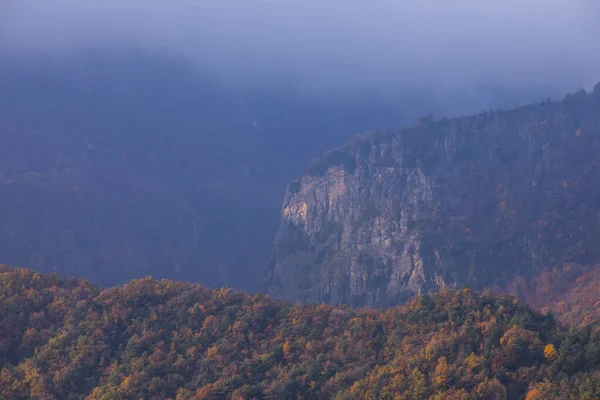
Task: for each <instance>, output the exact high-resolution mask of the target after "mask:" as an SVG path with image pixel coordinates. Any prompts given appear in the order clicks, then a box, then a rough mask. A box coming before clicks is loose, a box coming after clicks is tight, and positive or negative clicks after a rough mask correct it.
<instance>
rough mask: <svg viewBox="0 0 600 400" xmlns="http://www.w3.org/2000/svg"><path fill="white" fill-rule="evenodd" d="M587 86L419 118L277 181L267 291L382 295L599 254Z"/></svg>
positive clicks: (313, 297) (395, 297) (598, 118)
mask: <svg viewBox="0 0 600 400" xmlns="http://www.w3.org/2000/svg"><path fill="white" fill-rule="evenodd" d="M597 92H598V87H596V89H595V93H597ZM595 93H594V94H589V95H588V94H586V93H585V92H578V93H576V94H574V95H570V96H567V97H566V98H565V99H564V100H563V101H560V102H544V103H540V104H535V105H532V106H528V107H523V108H518V109H514V110H510V111H498V112H486V113H483V114H480V115H477V116H473V117H464V118H457V119H453V120H440V121H433V120H432V119H431V118H422V119H420V120H419V121H418V124H417V126H415V127H414V128H411V129H406V130H404V131H402V132H400V133H398V134H370V135H362V136H360V137H357V138H356V139H354V140H352V141H351V142H349V143H348V144H346V145H345V146H344V147H343V148H342V149H337V150H334V151H331V152H328V153H327V154H326V155H324V156H323V157H322V158H321V159H318V160H316V161H314V162H313V163H312V164H311V165H310V166H309V168H308V170H307V172H306V173H305V174H304V176H302V177H301V178H300V179H299V180H297V181H295V182H294V183H293V184H291V185H290V186H289V188H288V192H287V194H286V196H285V199H284V202H283V208H282V216H281V225H280V228H279V232H278V235H277V238H276V241H275V248H274V258H273V264H272V269H271V272H270V278H269V287H268V291H269V293H270V294H272V295H273V296H276V297H281V298H285V299H287V300H301V301H325V302H329V303H339V302H342V303H347V304H351V305H355V306H362V305H367V306H386V305H393V304H397V303H401V302H403V301H404V300H405V299H406V298H407V297H409V296H412V295H413V294H415V293H418V292H423V291H433V290H437V289H439V288H440V287H443V286H446V285H454V284H463V283H466V284H469V285H471V286H474V287H486V286H490V285H497V284H503V283H506V282H508V280H510V279H511V278H512V277H514V276H515V275H530V274H533V273H536V272H539V271H540V270H541V269H543V268H545V267H551V266H553V265H559V264H562V263H563V262H566V261H574V262H580V263H595V262H598V261H600V257H599V256H598V252H597V248H598V245H599V244H600V224H599V218H600V198H599V195H600V192H599V188H600V168H599V167H600V157H599V154H600V99H599V98H598V96H596V95H595Z"/></svg>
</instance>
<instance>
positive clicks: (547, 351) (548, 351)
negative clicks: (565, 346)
mask: <svg viewBox="0 0 600 400" xmlns="http://www.w3.org/2000/svg"><path fill="white" fill-rule="evenodd" d="M544 357H545V358H546V360H548V361H554V360H556V357H558V352H557V351H556V347H554V345H553V344H552V343H550V344H547V345H546V347H544Z"/></svg>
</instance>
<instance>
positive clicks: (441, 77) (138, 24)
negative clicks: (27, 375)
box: [0, 0, 600, 89]
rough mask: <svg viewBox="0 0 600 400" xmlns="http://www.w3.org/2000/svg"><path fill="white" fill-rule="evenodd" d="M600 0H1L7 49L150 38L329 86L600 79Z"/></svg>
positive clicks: (215, 60)
mask: <svg viewBox="0 0 600 400" xmlns="http://www.w3.org/2000/svg"><path fill="white" fill-rule="evenodd" d="M598 16H600V1H598V0H412V1H405V0H362V1H359V0H260V1H259V0H170V1H168V0H95V1H94V0H87V1H83V0H0V43H1V44H2V47H0V50H2V51H9V48H10V49H12V50H15V49H19V50H25V49H27V50H35V51H40V50H43V51H49V50H50V51H54V50H58V49H62V50H64V49H73V48H80V47H89V46H91V45H95V46H96V45H110V46H112V45H114V44H115V43H119V44H132V43H133V44H142V45H144V46H149V47H157V48H164V49H168V50H172V51H174V52H177V53H181V54H183V55H185V56H189V57H191V58H193V59H194V60H196V61H198V62H199V63H201V64H202V65H204V66H209V67H211V68H214V69H215V70H217V71H219V73H221V74H222V75H223V76H224V77H226V78H229V79H236V80H242V81H257V80H260V79H268V80H273V79H279V80H293V81H296V82H302V84H304V85H308V86H313V87H322V88H323V87H324V88H340V87H344V88H348V87H351V88H363V87H370V88H378V89H384V88H386V89H390V88H395V87H403V86H415V87H419V86H420V85H428V86H429V85H443V86H444V87H453V86H458V87H460V86H461V85H464V84H465V82H470V83H473V84H477V83H481V82H496V83H498V82H500V83H502V82H507V83H510V84H513V85H514V84H517V85H518V84H522V83H524V82H527V83H534V84H542V83H544V82H564V85H565V86H566V87H567V88H570V87H571V86H573V85H575V86H578V85H583V86H589V85H591V84H593V83H595V82H596V81H598V80H600V28H599V27H598V24H597V21H598Z"/></svg>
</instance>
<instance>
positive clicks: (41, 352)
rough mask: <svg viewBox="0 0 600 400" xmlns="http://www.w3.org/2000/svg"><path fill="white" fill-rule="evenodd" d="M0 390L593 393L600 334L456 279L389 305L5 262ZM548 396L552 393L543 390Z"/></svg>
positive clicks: (473, 395) (54, 395) (268, 394)
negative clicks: (295, 298) (301, 299)
mask: <svg viewBox="0 0 600 400" xmlns="http://www.w3.org/2000/svg"><path fill="white" fill-rule="evenodd" d="M0 317H1V319H2V321H3V323H2V324H1V325H0V397H1V398H2V399H7V400H20V399H32V398H34V399H40V400H45V399H65V400H70V399H140V398H143V399H148V400H151V399H161V400H165V399H178V400H183V399H198V400H199V399H220V398H232V399H251V398H255V399H296V398H303V399H334V398H335V399H340V398H343V399H433V400H441V399H457V400H458V399H464V400H467V399H507V398H509V399H523V398H525V397H526V396H527V399H529V400H534V399H542V398H543V399H548V400H550V399H559V398H561V399H563V398H569V399H570V398H578V399H587V398H589V399H591V398H596V397H597V396H598V395H599V394H600V380H599V379H598V377H599V375H598V371H599V369H600V359H599V357H598V349H599V348H600V331H599V330H598V328H594V327H587V328H584V329H581V330H573V331H570V332H568V333H567V332H566V331H565V330H563V329H561V328H559V327H558V326H557V325H556V323H555V322H554V320H553V318H552V317H551V316H542V315H540V314H538V313H535V312H533V311H532V310H531V309H529V308H528V307H527V306H525V305H523V304H522V303H519V302H518V301H516V299H514V298H513V297H510V296H496V297H494V296H492V295H491V294H490V293H486V294H478V293H476V292H474V291H472V290H470V289H463V290H460V291H456V290H445V291H443V292H442V293H440V294H438V295H436V296H433V297H429V296H422V297H420V298H418V299H415V300H414V301H412V302H411V303H410V304H408V305H407V306H406V307H404V308H395V309H391V310H388V311H386V312H376V311H373V310H366V309H363V310H358V311H356V310H352V309H349V308H334V307H329V306H324V305H320V306H315V305H312V306H300V305H291V304H285V303H282V302H278V301H273V300H270V299H269V298H268V297H266V296H264V295H256V296H248V295H244V294H240V293H233V292H231V291H228V290H209V289H206V288H203V287H201V286H199V285H194V284H187V283H178V282H172V281H160V282H158V281H154V280H151V279H143V280H137V281H132V282H130V283H129V284H126V285H124V286H123V287H117V288H111V289H105V290H100V289H99V288H97V287H95V286H93V285H90V284H89V283H88V282H86V281H77V280H64V279H60V278H57V277H56V276H52V275H42V274H39V273H35V272H33V271H30V270H23V269H8V268H5V267H0ZM542 396H543V397H542Z"/></svg>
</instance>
